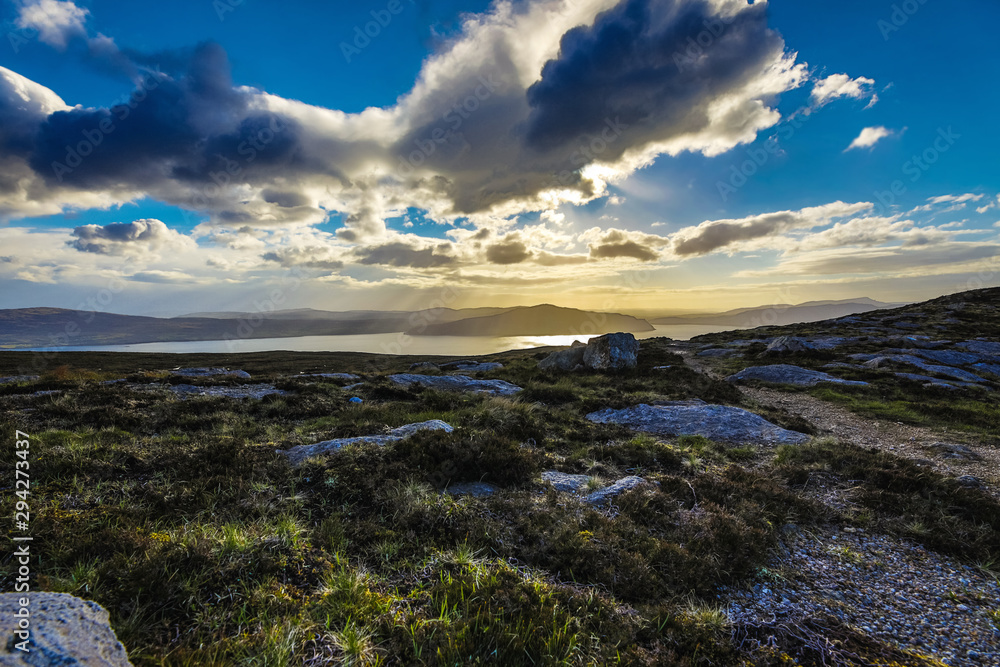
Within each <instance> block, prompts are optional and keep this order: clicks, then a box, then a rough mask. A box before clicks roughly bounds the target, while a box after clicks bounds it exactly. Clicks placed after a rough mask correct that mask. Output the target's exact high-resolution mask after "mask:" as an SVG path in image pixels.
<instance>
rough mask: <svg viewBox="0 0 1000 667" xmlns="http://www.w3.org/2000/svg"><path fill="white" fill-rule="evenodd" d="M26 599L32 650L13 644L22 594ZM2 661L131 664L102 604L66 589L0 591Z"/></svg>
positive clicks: (38, 665)
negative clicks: (27, 591)
mask: <svg viewBox="0 0 1000 667" xmlns="http://www.w3.org/2000/svg"><path fill="white" fill-rule="evenodd" d="M24 597H27V598H28V599H29V605H28V607H27V609H28V610H29V612H30V614H31V616H30V621H29V622H30V628H29V631H30V633H31V635H30V640H29V641H28V644H27V645H25V646H26V648H28V649H29V650H30V652H25V651H21V650H19V649H18V648H17V644H18V643H19V642H21V641H24V640H23V638H22V637H20V636H18V634H17V632H18V631H19V628H18V620H19V617H18V616H17V614H18V612H19V611H20V610H21V609H22V607H21V606H20V602H19V600H20V598H24ZM0 640H2V642H3V643H2V644H0V665H4V666H6V665H10V666H11V667H13V666H14V665H25V666H27V665H33V666H34V667H44V666H47V665H80V666H81V667H82V666H83V665H93V666H94V667H119V666H124V665H131V664H132V663H131V662H129V659H128V653H126V652H125V647H124V646H122V644H121V642H119V641H118V638H117V637H116V636H115V631H114V630H112V629H111V624H110V623H109V621H108V612H107V610H106V609H104V607H102V606H100V605H99V604H96V603H94V602H90V601H87V600H81V599H80V598H78V597H75V596H73V595H68V594H66V593H40V592H35V591H32V592H29V593H3V594H0Z"/></svg>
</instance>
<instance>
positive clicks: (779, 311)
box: [649, 297, 906, 328]
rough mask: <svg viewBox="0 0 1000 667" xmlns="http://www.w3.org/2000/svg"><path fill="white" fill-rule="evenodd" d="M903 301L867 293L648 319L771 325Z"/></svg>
mask: <svg viewBox="0 0 1000 667" xmlns="http://www.w3.org/2000/svg"><path fill="white" fill-rule="evenodd" d="M904 305H906V304H903V303H885V302H882V301H876V300H874V299H869V298H868V297H861V298H856V299H842V300H839V301H806V302H805V303H800V304H795V305H790V304H774V305H770V306H755V307H751V308H737V309H735V310H729V311H726V312H724V313H694V314H690V315H675V316H672V317H657V318H653V319H650V320H649V321H650V323H652V324H658V325H676V324H703V325H718V326H733V327H737V328H753V327H759V326H768V325H784V324H800V323H804V322H820V321H822V320H830V319H836V318H838V317H846V316H848V315H858V314H860V313H867V312H871V311H873V310H882V309H886V308H899V307H900V306H904Z"/></svg>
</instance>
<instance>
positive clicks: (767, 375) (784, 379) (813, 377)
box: [726, 364, 868, 387]
mask: <svg viewBox="0 0 1000 667" xmlns="http://www.w3.org/2000/svg"><path fill="white" fill-rule="evenodd" d="M726 380H728V381H729V382H743V381H746V380H757V381H760V382H773V383H776V384H791V385H795V386H798V387H814V386H816V385H817V384H819V383H821V382H829V383H833V384H845V385H854V386H867V385H868V383H867V382H861V381H860V380H842V379H840V378H838V377H834V376H832V375H830V374H829V373H821V372H819V371H813V370H809V369H808V368H802V367H800V366H792V365H790V364H774V365H771V366H751V367H750V368H744V369H743V370H742V371H740V372H739V373H736V374H735V375H730V376H729V377H727V378H726Z"/></svg>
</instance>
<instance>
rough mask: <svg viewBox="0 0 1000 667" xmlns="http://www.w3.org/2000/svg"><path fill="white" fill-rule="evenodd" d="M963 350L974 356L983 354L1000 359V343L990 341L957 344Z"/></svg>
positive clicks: (970, 341)
mask: <svg viewBox="0 0 1000 667" xmlns="http://www.w3.org/2000/svg"><path fill="white" fill-rule="evenodd" d="M955 345H956V346H957V347H960V348H962V349H963V350H968V351H969V352H972V353H974V354H981V355H983V356H986V357H997V358H998V359H1000V343H994V342H992V341H988V340H967V341H963V342H961V343H956V344H955Z"/></svg>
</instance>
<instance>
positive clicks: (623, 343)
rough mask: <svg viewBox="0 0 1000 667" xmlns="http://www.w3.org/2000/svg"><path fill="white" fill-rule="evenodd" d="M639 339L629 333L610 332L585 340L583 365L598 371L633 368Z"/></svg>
mask: <svg viewBox="0 0 1000 667" xmlns="http://www.w3.org/2000/svg"><path fill="white" fill-rule="evenodd" d="M638 357H639V341H637V340H636V339H635V336H633V335H632V334H630V333H611V334H605V335H603V336H598V337H597V338H591V339H590V340H589V341H587V347H586V349H585V350H584V351H583V365H584V366H586V367H587V368H592V369H594V370H598V371H605V370H621V369H623V368H635V365H636V363H637V362H638Z"/></svg>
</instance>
